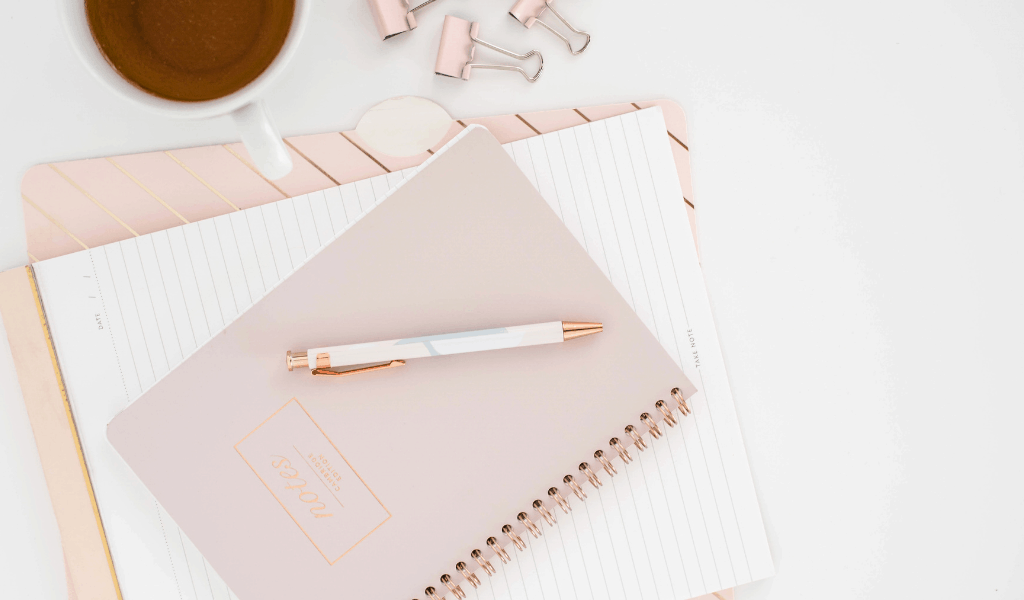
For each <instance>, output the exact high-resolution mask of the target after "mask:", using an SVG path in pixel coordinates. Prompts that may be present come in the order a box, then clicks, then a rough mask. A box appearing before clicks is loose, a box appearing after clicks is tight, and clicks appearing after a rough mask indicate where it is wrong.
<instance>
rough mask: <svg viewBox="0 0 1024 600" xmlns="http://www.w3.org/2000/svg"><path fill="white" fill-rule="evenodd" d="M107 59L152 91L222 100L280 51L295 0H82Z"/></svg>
mask: <svg viewBox="0 0 1024 600" xmlns="http://www.w3.org/2000/svg"><path fill="white" fill-rule="evenodd" d="M85 10H86V15H87V16H88V18H89V27H90V28H91V29H92V35H93V38H95V40H96V45H98V46H99V48H100V50H101V51H102V52H103V54H104V56H106V58H107V62H109V63H110V64H111V66H113V67H114V69H116V70H117V72H118V73H120V74H121V76H122V77H124V78H125V79H127V80H128V81H130V82H131V83H132V84H134V85H135V86H136V87H139V88H141V89H143V90H145V91H147V92H149V93H150V94H153V95H155V96H160V97H162V98H168V99H170V100H181V101H186V102H198V101H201V100H212V99H214V98H220V97H222V96H227V95H228V94H230V93H232V92H234V91H237V90H239V89H241V88H243V87H245V85H246V84H248V83H249V82H250V81H252V80H253V79H256V77H258V76H259V74H260V73H262V72H263V71H264V70H266V68H267V67H268V66H270V63H271V62H273V60H274V57H276V56H277V53H278V52H280V51H281V46H283V45H284V42H285V39H286V38H287V37H288V30H289V28H290V27H291V24H292V16H293V15H294V13H295V0H85Z"/></svg>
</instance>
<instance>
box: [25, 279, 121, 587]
mask: <svg viewBox="0 0 1024 600" xmlns="http://www.w3.org/2000/svg"><path fill="white" fill-rule="evenodd" d="M25 270H26V271H28V280H29V284H30V285H31V287H32V296H33V297H34V298H35V301H36V310H37V311H39V324H40V325H41V326H42V328H43V335H45V336H46V349H47V350H48V351H49V353H50V362H51V364H52V365H53V375H54V377H55V378H56V379H57V387H58V388H60V397H61V399H62V400H63V401H64V412H65V414H66V415H67V418H68V426H69V427H70V428H71V435H72V437H74V439H75V450H76V451H77V452H78V464H79V465H80V466H81V467H82V477H83V478H84V479H85V487H86V488H87V489H88V490H89V500H90V501H91V502H92V512H93V515H95V517H96V526H97V527H98V528H99V531H100V539H101V540H102V541H103V552H104V553H105V554H106V555H107V566H108V567H110V577H111V579H113V580H114V590H115V591H116V592H117V598H118V600H123V597H122V596H121V585H120V584H119V583H118V581H117V571H115V570H114V559H113V557H112V556H111V555H110V545H109V544H108V543H107V533H106V530H105V529H104V528H103V517H101V516H100V508H99V505H98V504H97V503H96V493H95V492H94V491H93V489H92V478H90V477H89V469H88V468H87V467H86V465H85V454H83V453H82V440H81V439H80V438H79V437H78V426H77V425H75V417H74V415H73V414H72V412H71V403H70V401H69V400H68V391H67V388H65V387H64V377H63V375H61V372H60V365H59V364H58V363H57V352H56V350H54V347H53V337H52V336H51V335H50V324H49V323H48V322H47V320H46V311H44V310H43V300H42V298H40V296H39V284H38V283H37V282H36V274H35V271H34V270H33V269H32V267H25Z"/></svg>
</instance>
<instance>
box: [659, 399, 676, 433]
mask: <svg viewBox="0 0 1024 600" xmlns="http://www.w3.org/2000/svg"><path fill="white" fill-rule="evenodd" d="M654 406H656V407H657V408H658V410H660V411H661V414H663V415H665V422H666V423H668V426H669V427H675V426H676V418H675V417H674V416H672V411H671V410H669V409H668V405H667V404H665V401H664V400H658V401H657V402H655V403H654Z"/></svg>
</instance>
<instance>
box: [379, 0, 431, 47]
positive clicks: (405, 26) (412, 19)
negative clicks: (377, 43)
mask: <svg viewBox="0 0 1024 600" xmlns="http://www.w3.org/2000/svg"><path fill="white" fill-rule="evenodd" d="M368 1H369V3H370V13H371V14H373V22H374V23H375V24H376V25H377V33H379V34H380V39H382V40H386V39H388V38H392V37H395V36H396V35H398V34H400V33H405V32H406V31H412V30H413V29H416V11H418V10H419V9H421V8H423V7H424V6H426V5H428V4H433V3H434V2H436V1H437V0H426V1H425V2H423V3H421V4H419V5H417V6H414V7H411V8H410V7H409V0H368Z"/></svg>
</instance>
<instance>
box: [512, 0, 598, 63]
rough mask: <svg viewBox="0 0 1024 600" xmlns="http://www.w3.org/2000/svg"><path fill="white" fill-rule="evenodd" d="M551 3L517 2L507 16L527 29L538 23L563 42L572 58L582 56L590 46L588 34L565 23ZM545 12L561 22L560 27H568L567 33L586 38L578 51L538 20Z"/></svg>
mask: <svg viewBox="0 0 1024 600" xmlns="http://www.w3.org/2000/svg"><path fill="white" fill-rule="evenodd" d="M553 1H554V0H518V2H516V3H515V4H514V5H513V6H512V10H510V11H508V14H510V15H512V18H513V19H515V20H516V21H519V22H520V23H522V24H523V26H524V27H526V28H527V29H529V28H530V27H533V25H534V23H539V24H540V25H541V26H543V27H544V29H547V30H548V31H550V32H551V33H553V34H555V35H556V36H558V38H559V39H560V40H562V41H563V42H565V47H566V48H568V49H569V52H571V53H572V55H573V56H576V55H579V54H583V51H584V50H586V49H587V46H589V45H590V34H589V33H587V32H586V31H580V30H579V29H576V28H575V27H573V26H572V25H571V24H570V23H569V21H566V20H565V17H563V16H562V15H561V13H559V12H558V11H557V10H555V7H554V6H551V3H552V2H553ZM545 10H550V11H551V14H553V15H555V16H556V17H558V20H559V21H561V22H562V25H565V26H566V27H568V28H569V31H571V32H573V33H575V34H576V35H582V36H584V37H585V38H587V39H586V41H585V42H583V45H582V46H581V47H580V49H579V50H573V49H572V43H571V42H570V41H569V38H567V37H565V36H564V35H562V34H561V33H559V32H557V31H555V29H554V28H553V27H552V26H550V25H548V24H547V23H545V22H544V21H541V20H540V16H541V15H542V14H544V11H545Z"/></svg>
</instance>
